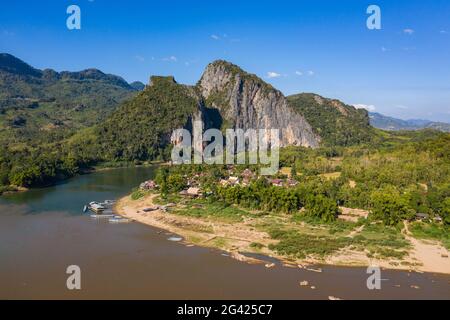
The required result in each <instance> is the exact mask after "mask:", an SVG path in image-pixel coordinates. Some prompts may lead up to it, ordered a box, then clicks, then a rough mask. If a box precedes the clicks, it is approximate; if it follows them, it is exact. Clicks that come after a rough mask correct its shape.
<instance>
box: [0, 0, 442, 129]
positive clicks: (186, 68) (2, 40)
mask: <svg viewBox="0 0 450 320" xmlns="http://www.w3.org/2000/svg"><path fill="white" fill-rule="evenodd" d="M30 2H31V1H19V0H18V1H3V3H2V9H1V11H0V52H8V53H11V54H14V55H16V56H18V57H19V58H21V59H23V60H25V61H26V62H28V63H30V64H31V65H33V66H35V67H39V68H53V69H56V70H58V71H62V70H71V71H75V70H81V69H85V68H90V67H95V68H98V69H101V70H102V71H104V72H107V73H113V74H117V75H120V76H122V77H124V78H125V79H126V80H128V81H135V80H140V81H142V82H145V83H147V82H148V78H149V76H150V75H152V74H161V75H174V76H175V78H176V79H177V81H178V82H181V83H187V84H193V83H195V82H196V81H197V80H198V79H199V78H200V76H201V74H202V72H203V70H204V68H205V66H206V65H207V64H208V63H209V62H211V61H213V60H215V59H226V60H229V61H231V62H233V63H236V64H238V65H240V66H241V67H242V68H244V69H245V70H247V71H249V72H252V73H255V74H257V75H258V76H260V77H261V78H263V79H264V80H266V81H268V82H270V83H272V84H273V85H274V86H275V87H277V88H279V89H280V90H281V91H283V92H284V93H285V94H293V93H298V92H315V93H318V94H321V95H324V96H326V97H332V98H338V99H341V100H343V101H344V102H346V103H348V104H359V105H366V106H370V108H371V109H374V110H375V111H378V112H381V113H384V114H387V115H392V116H396V117H400V118H427V119H431V120H438V121H447V122H450V1H448V0H432V1H423V0H407V1H406V0H396V1H376V0H373V1H364V0H341V1H331V0H329V1H325V0H314V1H313V0H310V1H300V0H296V1H284V0H278V1H265V0H259V1H250V0H247V1H231V0H229V1H197V0H190V1H177V0H172V1H154V0H147V1H144V0H129V1H110V0H71V1H66V0H54V1H45V0H41V1H33V2H32V3H30ZM71 4H76V5H78V6H79V7H80V8H81V23H82V29H81V30H72V31H70V30H68V29H67V27H66V19H67V17H68V15H67V14H66V9H67V7H68V6H69V5H71ZM371 4H376V5H379V6H380V8H381V13H382V29H381V30H369V29H367V27H366V20H367V17H368V15H367V14H366V9H367V7H368V6H369V5H371Z"/></svg>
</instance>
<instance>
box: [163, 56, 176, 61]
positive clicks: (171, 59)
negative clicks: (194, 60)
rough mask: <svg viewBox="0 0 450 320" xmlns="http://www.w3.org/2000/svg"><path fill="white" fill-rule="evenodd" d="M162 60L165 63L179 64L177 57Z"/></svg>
mask: <svg viewBox="0 0 450 320" xmlns="http://www.w3.org/2000/svg"><path fill="white" fill-rule="evenodd" d="M162 60H163V61H168V62H177V61H178V59H177V57H175V56H170V57H167V58H163V59H162Z"/></svg>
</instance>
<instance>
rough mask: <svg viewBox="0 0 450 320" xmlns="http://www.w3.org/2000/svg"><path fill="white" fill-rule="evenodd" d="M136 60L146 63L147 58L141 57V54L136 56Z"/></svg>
mask: <svg viewBox="0 0 450 320" xmlns="http://www.w3.org/2000/svg"><path fill="white" fill-rule="evenodd" d="M135 58H136V60H137V61H139V62H144V61H145V58H144V57H143V56H141V55H139V54H138V55H136V56H135Z"/></svg>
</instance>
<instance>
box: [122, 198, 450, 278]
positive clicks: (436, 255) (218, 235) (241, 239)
mask: <svg viewBox="0 0 450 320" xmlns="http://www.w3.org/2000/svg"><path fill="white" fill-rule="evenodd" d="M156 197H157V195H155V194H150V195H147V196H145V197H144V198H142V199H140V200H132V199H131V197H130V196H126V197H124V198H122V199H120V200H119V201H118V202H117V204H116V206H115V210H116V212H117V213H118V214H120V215H122V216H124V217H126V218H129V219H132V220H134V221H137V222H140V223H143V224H146V225H149V226H152V227H155V228H158V229H162V230H166V231H168V232H171V233H174V234H177V235H179V236H181V237H183V238H184V243H185V244H186V245H197V246H202V247H210V248H218V249H221V250H224V251H226V252H228V253H229V254H230V256H231V257H233V258H235V259H237V260H239V261H245V262H248V263H267V262H263V261H261V260H257V259H254V258H249V257H247V256H244V255H242V254H241V253H240V252H249V253H252V252H253V253H258V254H262V255H266V256H269V257H272V258H276V259H279V260H280V261H282V262H284V263H285V264H286V265H288V266H291V267H297V266H298V267H307V266H308V265H317V264H325V265H335V266H354V267H356V266H358V267H365V266H379V267H381V268H383V269H397V270H406V271H415V272H430V273H440V274H450V259H449V258H448V257H449V255H450V252H449V251H448V250H447V249H446V248H444V247H443V246H442V245H440V244H438V243H436V242H432V241H426V242H425V241H422V240H418V239H415V238H413V237H412V236H411V235H410V233H409V231H408V229H407V224H406V223H405V225H406V227H405V230H404V231H403V234H404V236H405V239H406V240H408V241H409V242H410V243H411V249H410V250H409V255H408V256H407V257H406V258H404V259H403V260H402V262H403V263H398V261H397V262H396V263H393V261H391V260H380V259H374V258H369V257H368V256H367V255H366V254H365V252H361V251H355V250H351V249H350V248H344V249H342V250H340V251H338V252H337V253H335V254H333V255H331V256H327V257H326V258H325V259H321V260H318V259H313V258H308V259H304V260H292V259H289V258H287V257H284V256H281V255H278V254H277V253H275V252H273V251H271V250H269V249H268V248H267V247H268V245H270V244H273V243H276V240H273V239H271V238H270V236H269V235H268V234H267V233H265V232H261V231H258V230H256V229H255V228H254V227H253V226H252V223H251V222H252V221H250V220H244V221H243V222H238V223H225V222H218V221H208V220H207V219H202V218H194V217H187V216H181V215H176V214H170V213H168V212H164V211H162V210H155V211H151V212H144V209H146V208H150V207H153V206H155V204H154V199H155V198H156ZM359 231H361V227H359V228H358V229H355V231H354V232H352V233H351V234H352V236H354V235H356V234H357V233H358V232H359ZM255 242H256V243H260V244H263V245H264V248H261V249H258V250H257V252H255V249H254V248H252V247H251V244H252V243H255ZM266 266H267V267H271V265H270V264H268V265H266Z"/></svg>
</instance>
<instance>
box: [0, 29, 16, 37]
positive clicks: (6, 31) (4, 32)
mask: <svg viewBox="0 0 450 320" xmlns="http://www.w3.org/2000/svg"><path fill="white" fill-rule="evenodd" d="M2 34H3V35H4V36H6V37H13V36H15V35H16V34H15V33H14V32H12V31H9V30H3V31H2Z"/></svg>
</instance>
